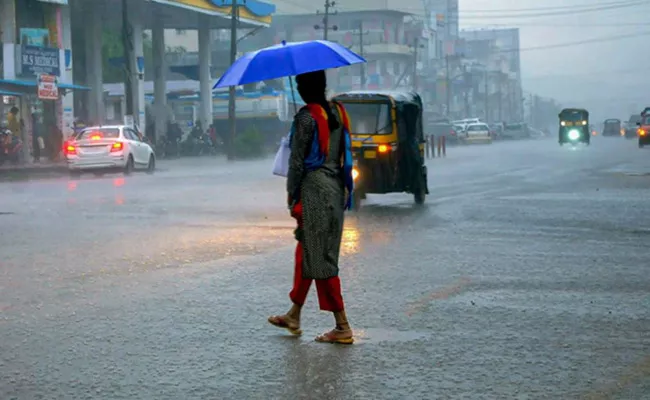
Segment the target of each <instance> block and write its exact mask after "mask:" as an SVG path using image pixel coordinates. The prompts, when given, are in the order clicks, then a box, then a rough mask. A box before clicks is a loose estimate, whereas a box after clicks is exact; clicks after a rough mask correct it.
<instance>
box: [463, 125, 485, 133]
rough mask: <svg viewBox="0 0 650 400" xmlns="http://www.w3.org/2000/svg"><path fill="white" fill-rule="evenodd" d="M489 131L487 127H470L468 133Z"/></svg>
mask: <svg viewBox="0 0 650 400" xmlns="http://www.w3.org/2000/svg"><path fill="white" fill-rule="evenodd" d="M487 130H489V129H488V127H487V126H486V125H470V126H469V127H467V131H468V132H476V131H487Z"/></svg>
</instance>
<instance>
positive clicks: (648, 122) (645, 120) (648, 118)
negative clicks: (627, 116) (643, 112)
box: [641, 115, 650, 125]
mask: <svg viewBox="0 0 650 400" xmlns="http://www.w3.org/2000/svg"><path fill="white" fill-rule="evenodd" d="M641 124H642V125H650V115H647V116H645V117H643V121H641Z"/></svg>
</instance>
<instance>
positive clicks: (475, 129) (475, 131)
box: [462, 123, 492, 144]
mask: <svg viewBox="0 0 650 400" xmlns="http://www.w3.org/2000/svg"><path fill="white" fill-rule="evenodd" d="M463 136H464V137H462V139H463V141H464V142H465V143H487V144H490V143H492V135H490V127H489V126H488V125H487V124H484V123H474V124H469V125H467V127H466V128H465V132H464V135H463Z"/></svg>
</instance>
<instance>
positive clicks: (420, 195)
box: [413, 176, 427, 205]
mask: <svg viewBox="0 0 650 400" xmlns="http://www.w3.org/2000/svg"><path fill="white" fill-rule="evenodd" d="M424 179H425V178H424V176H421V177H420V184H419V185H418V189H417V191H416V192H415V193H413V200H415V204H417V205H422V204H424V201H425V200H426V198H427V185H426V181H425V180H424Z"/></svg>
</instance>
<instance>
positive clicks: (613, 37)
mask: <svg viewBox="0 0 650 400" xmlns="http://www.w3.org/2000/svg"><path fill="white" fill-rule="evenodd" d="M647 35H650V31H644V32H637V33H631V34H627V35H610V36H605V37H600V38H593V39H586V40H578V41H575V42H564V43H556V44H549V45H544V46H533V47H523V48H516V49H501V50H497V51H496V52H497V53H512V52H518V51H519V52H524V51H536V50H547V49H557V48H562V47H572V46H579V45H583V44H592V43H604V42H612V41H617V40H622V39H628V38H635V37H641V36H647Z"/></svg>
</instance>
